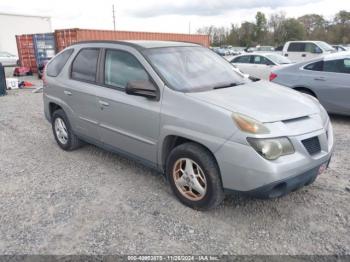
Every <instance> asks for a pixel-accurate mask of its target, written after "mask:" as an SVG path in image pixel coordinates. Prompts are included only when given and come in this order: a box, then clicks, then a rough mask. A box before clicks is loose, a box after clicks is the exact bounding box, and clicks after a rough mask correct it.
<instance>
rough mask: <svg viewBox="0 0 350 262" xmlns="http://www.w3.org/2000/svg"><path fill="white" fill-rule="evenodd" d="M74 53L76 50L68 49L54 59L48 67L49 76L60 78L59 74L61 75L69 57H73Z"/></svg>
mask: <svg viewBox="0 0 350 262" xmlns="http://www.w3.org/2000/svg"><path fill="white" fill-rule="evenodd" d="M73 51H74V49H68V50H66V51H63V52H62V53H60V54H59V55H57V56H56V57H54V58H53V60H52V61H51V62H50V63H49V64H48V66H47V75H48V76H52V77H56V76H58V75H59V73H61V71H62V69H63V67H64V65H65V64H66V63H67V61H68V59H69V57H70V56H71V55H72V53H73Z"/></svg>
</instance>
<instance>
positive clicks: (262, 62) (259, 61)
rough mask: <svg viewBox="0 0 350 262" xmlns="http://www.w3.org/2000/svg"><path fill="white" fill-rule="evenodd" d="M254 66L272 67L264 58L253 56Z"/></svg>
mask: <svg viewBox="0 0 350 262" xmlns="http://www.w3.org/2000/svg"><path fill="white" fill-rule="evenodd" d="M254 64H259V65H273V63H272V62H271V61H270V60H269V59H267V58H266V57H264V56H260V55H256V56H254Z"/></svg>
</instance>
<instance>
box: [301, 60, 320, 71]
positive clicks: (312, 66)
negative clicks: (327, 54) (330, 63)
mask: <svg viewBox="0 0 350 262" xmlns="http://www.w3.org/2000/svg"><path fill="white" fill-rule="evenodd" d="M323 64H324V63H323V60H322V61H318V62H316V63H312V64H309V65H307V66H305V67H304V69H305V70H311V71H323Z"/></svg>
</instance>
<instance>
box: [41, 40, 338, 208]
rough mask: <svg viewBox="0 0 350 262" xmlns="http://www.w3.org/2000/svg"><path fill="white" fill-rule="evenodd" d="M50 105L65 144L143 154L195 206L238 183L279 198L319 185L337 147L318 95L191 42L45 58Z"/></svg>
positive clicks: (92, 46) (100, 47) (74, 50)
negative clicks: (250, 72) (255, 74)
mask: <svg viewBox="0 0 350 262" xmlns="http://www.w3.org/2000/svg"><path fill="white" fill-rule="evenodd" d="M44 111H45V116H46V118H47V119H48V121H50V123H51V124H52V130H53V135H54V137H55V139H56V141H57V143H58V145H59V146H60V147H61V148H62V149H63V150H73V149H76V148H78V147H79V146H80V145H81V141H86V142H89V143H93V144H95V145H97V146H100V147H102V148H105V149H107V150H111V151H113V152H118V153H120V154H123V155H126V156H128V157H132V158H134V159H137V160H138V161H140V162H142V163H144V164H146V165H149V166H151V167H153V168H155V169H157V170H159V171H160V172H164V173H165V174H166V176H167V178H168V180H169V183H170V186H171V188H172V190H173V192H174V194H175V195H176V196H177V197H178V199H179V200H180V201H181V202H182V203H184V204H185V205H188V206H190V207H193V208H196V209H207V208H211V207H215V206H217V205H218V204H219V203H220V202H221V201H222V200H223V198H224V192H230V191H232V190H233V191H241V192H245V193H247V194H252V195H256V196H259V197H267V198H272V197H279V196H282V195H284V194H287V193H289V192H291V191H294V190H296V189H298V188H300V187H302V186H304V185H308V184H311V183H312V182H313V181H314V180H315V179H316V177H317V176H318V175H319V174H320V173H321V172H322V171H324V170H325V168H326V167H327V165H328V163H329V160H330V157H331V154H332V151H333V133H332V125H331V123H330V121H329V117H328V115H327V112H326V111H325V110H324V109H323V107H322V106H321V105H320V104H319V102H318V101H317V100H316V99H313V98H310V97H309V96H306V95H303V94H300V93H298V92H295V91H292V90H288V89H286V88H284V87H280V86H279V85H276V84H273V83H270V82H267V81H265V82H260V81H259V82H252V81H250V80H249V79H247V78H245V77H244V76H243V75H242V74H240V73H237V71H236V70H234V68H233V66H232V65H231V64H230V63H229V62H227V61H226V60H225V59H222V58H221V57H219V56H217V55H216V54H214V53H213V52H211V51H210V50H209V49H207V48H204V47H201V46H199V45H195V44H190V43H177V42H161V41H121V42H109V41H102V42H85V43H78V44H74V45H72V46H70V47H68V48H67V49H65V50H64V51H62V52H60V53H59V54H58V55H57V56H56V57H55V58H53V59H52V60H51V61H50V62H49V63H48V64H47V70H45V84H44Z"/></svg>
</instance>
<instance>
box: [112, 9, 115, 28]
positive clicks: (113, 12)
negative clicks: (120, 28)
mask: <svg viewBox="0 0 350 262" xmlns="http://www.w3.org/2000/svg"><path fill="white" fill-rule="evenodd" d="M112 14H113V29H114V31H115V11H114V5H113V6H112Z"/></svg>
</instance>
